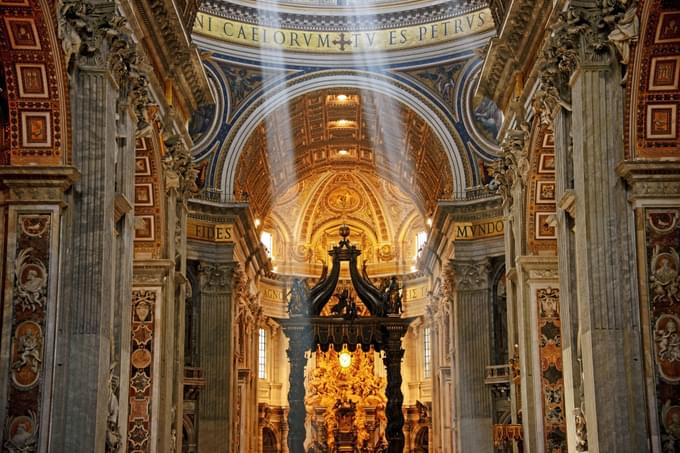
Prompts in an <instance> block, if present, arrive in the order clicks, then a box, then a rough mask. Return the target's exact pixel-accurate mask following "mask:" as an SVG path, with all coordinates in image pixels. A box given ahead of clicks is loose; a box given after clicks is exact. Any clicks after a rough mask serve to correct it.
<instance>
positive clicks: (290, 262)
mask: <svg viewBox="0 0 680 453" xmlns="http://www.w3.org/2000/svg"><path fill="white" fill-rule="evenodd" d="M342 224H344V225H348V226H349V227H350V232H351V234H350V240H351V241H352V243H353V244H355V245H357V246H358V247H359V248H360V249H361V250H362V256H361V260H362V261H366V262H367V263H368V264H369V265H370V267H371V271H372V273H378V274H380V273H389V272H394V270H395V269H401V270H403V271H404V272H410V271H411V269H410V268H411V266H412V265H413V264H414V259H415V256H416V253H417V250H416V243H415V238H416V235H417V233H418V232H420V231H424V230H425V219H424V217H423V216H422V214H421V213H420V212H419V211H418V209H417V207H416V204H415V202H414V200H413V198H412V197H410V196H409V195H408V194H406V193H405V192H403V191H402V190H401V189H400V188H399V187H398V186H397V185H395V184H393V183H391V182H389V181H387V180H386V179H384V178H381V177H380V176H378V175H377V174H376V173H375V172H373V171H371V170H370V169H362V168H353V169H327V170H325V171H322V172H319V173H314V174H311V175H309V176H308V177H306V178H305V179H303V180H301V181H299V182H297V183H296V184H295V185H293V186H291V187H290V188H289V189H288V190H287V191H286V192H285V193H283V194H282V195H281V196H279V197H277V199H276V201H275V203H274V206H273V207H272V210H271V213H270V214H269V216H267V218H266V219H265V220H264V228H265V231H269V232H271V233H272V234H273V235H274V250H273V251H272V252H273V253H272V254H273V258H272V261H273V263H274V265H275V266H276V267H277V272H279V273H284V274H299V275H307V274H309V275H318V272H319V271H320V263H322V262H325V261H327V260H328V250H329V249H330V248H332V246H333V245H336V244H337V241H338V227H339V226H340V225H342Z"/></svg>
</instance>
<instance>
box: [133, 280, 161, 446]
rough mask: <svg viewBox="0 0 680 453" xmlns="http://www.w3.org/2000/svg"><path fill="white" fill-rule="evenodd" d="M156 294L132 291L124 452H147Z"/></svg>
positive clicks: (154, 291)
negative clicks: (128, 384) (127, 406)
mask: <svg viewBox="0 0 680 453" xmlns="http://www.w3.org/2000/svg"><path fill="white" fill-rule="evenodd" d="M157 297H158V292H157V291H156V290H155V289H133V291H132V345H131V346H132V347H131V351H132V352H131V354H130V415H129V420H128V451H129V452H131V453H144V452H150V451H151V382H152V377H153V372H154V370H153V353H154V340H155V338H154V327H155V321H156V305H157V302H158V301H157Z"/></svg>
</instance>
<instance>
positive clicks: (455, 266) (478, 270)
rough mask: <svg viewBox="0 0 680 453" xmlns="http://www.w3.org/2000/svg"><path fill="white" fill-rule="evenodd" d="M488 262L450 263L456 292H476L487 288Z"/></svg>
mask: <svg viewBox="0 0 680 453" xmlns="http://www.w3.org/2000/svg"><path fill="white" fill-rule="evenodd" d="M489 269H490V264H489V260H486V259H485V260H482V261H472V262H457V261H453V262H452V263H451V270H452V276H453V281H454V287H455V289H456V291H478V290H483V289H488V288H489Z"/></svg>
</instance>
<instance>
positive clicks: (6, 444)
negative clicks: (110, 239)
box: [0, 212, 55, 452]
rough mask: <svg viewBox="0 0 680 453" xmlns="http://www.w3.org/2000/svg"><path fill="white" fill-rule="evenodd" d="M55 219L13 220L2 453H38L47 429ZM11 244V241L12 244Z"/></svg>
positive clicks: (44, 215)
mask: <svg viewBox="0 0 680 453" xmlns="http://www.w3.org/2000/svg"><path fill="white" fill-rule="evenodd" d="M52 222H53V217H52V215H51V213H49V212H21V213H18V214H17V216H16V217H15V222H11V223H10V225H11V224H14V225H15V231H14V232H13V233H12V236H13V237H15V238H16V240H15V242H14V243H15V244H16V245H15V249H14V250H13V253H14V256H15V260H14V266H13V267H14V270H13V275H12V276H11V277H9V278H8V281H9V282H11V293H10V294H11V297H9V298H8V299H7V300H6V302H5V306H4V309H3V312H4V314H5V319H6V320H7V321H5V324H4V329H7V330H6V332H7V333H6V334H4V335H3V336H4V340H3V341H7V342H9V350H8V353H9V359H8V361H7V366H6V367H4V369H5V370H7V373H8V376H7V377H8V379H7V380H6V381H5V382H7V386H6V387H4V388H3V389H2V391H3V392H4V394H3V395H2V397H0V400H4V403H3V404H2V405H1V406H4V408H3V409H4V410H3V412H2V414H4V416H5V418H4V420H3V425H4V426H3V427H2V433H3V434H2V435H0V439H1V441H0V442H1V445H2V448H3V451H7V452H37V451H38V448H39V446H40V445H45V442H46V441H45V440H44V439H43V435H44V434H46V431H44V428H45V427H46V426H48V422H49V421H48V419H47V415H48V414H44V413H43V411H42V409H43V405H42V400H43V398H44V397H45V395H46V392H49V389H48V388H47V387H46V386H48V385H49V374H50V373H51V370H50V369H49V368H47V366H49V365H48V364H49V362H50V359H49V355H50V351H49V349H50V343H51V341H52V340H51V339H50V338H49V336H48V335H49V323H53V322H54V319H51V318H52V316H53V315H52V313H53V312H54V307H53V306H50V304H51V303H52V301H53V299H54V297H53V296H50V294H49V292H50V285H49V281H50V278H51V277H50V273H49V269H50V262H51V261H52V260H53V259H55V257H53V256H52V254H51V252H50V249H51V241H52V240H53V237H52V235H53V225H52ZM12 243H13V242H10V244H12Z"/></svg>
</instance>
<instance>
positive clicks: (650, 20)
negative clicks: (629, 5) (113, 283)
mask: <svg viewBox="0 0 680 453" xmlns="http://www.w3.org/2000/svg"><path fill="white" fill-rule="evenodd" d="M644 10H645V11H649V15H648V17H646V18H643V20H642V22H646V24H647V25H646V28H645V31H644V36H641V37H640V44H639V46H640V47H639V49H638V51H637V58H638V62H637V67H638V68H639V74H638V75H639V88H638V87H637V85H636V86H634V87H629V90H636V92H635V93H634V95H633V97H632V102H631V103H630V105H629V106H628V109H629V111H631V110H632V112H631V116H630V121H632V122H633V127H632V128H633V130H632V134H631V135H632V136H633V138H632V143H633V144H634V146H629V147H631V148H633V149H632V154H633V155H634V156H635V155H637V156H640V157H667V156H668V157H670V156H672V157H678V156H680V140H679V138H680V137H679V136H678V127H679V122H680V119H679V118H678V104H680V83H679V82H680V10H679V9H678V5H677V2H668V1H661V0H652V1H651V5H650V6H649V8H644ZM629 152H631V150H629Z"/></svg>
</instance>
